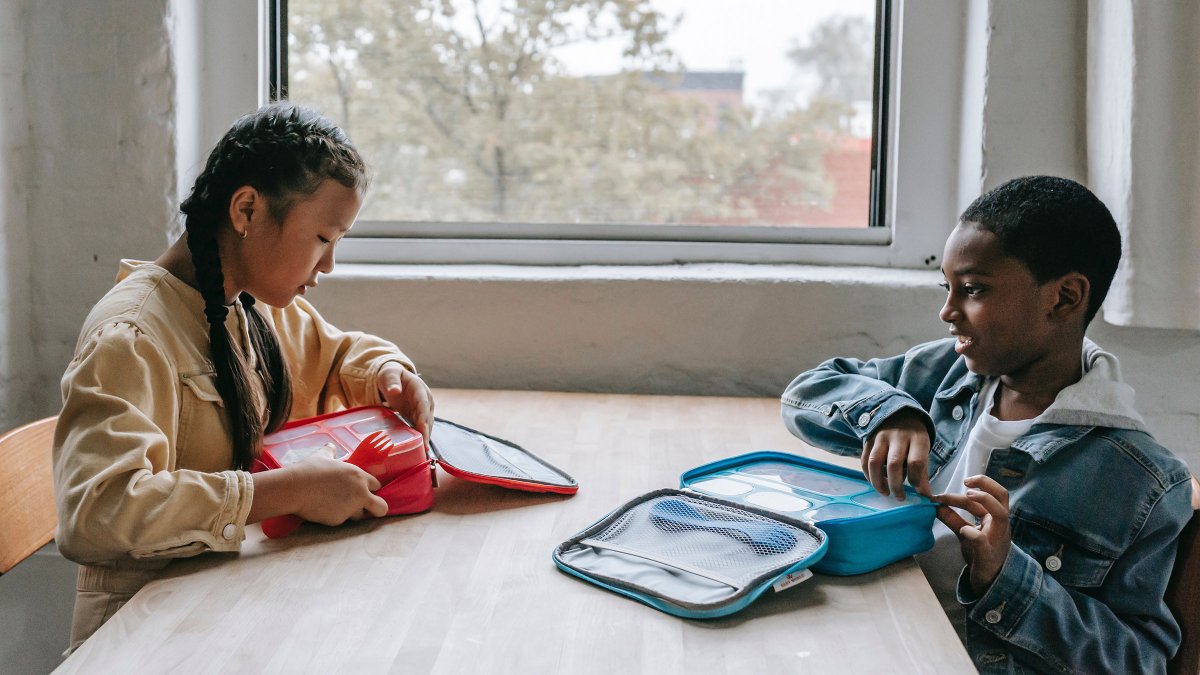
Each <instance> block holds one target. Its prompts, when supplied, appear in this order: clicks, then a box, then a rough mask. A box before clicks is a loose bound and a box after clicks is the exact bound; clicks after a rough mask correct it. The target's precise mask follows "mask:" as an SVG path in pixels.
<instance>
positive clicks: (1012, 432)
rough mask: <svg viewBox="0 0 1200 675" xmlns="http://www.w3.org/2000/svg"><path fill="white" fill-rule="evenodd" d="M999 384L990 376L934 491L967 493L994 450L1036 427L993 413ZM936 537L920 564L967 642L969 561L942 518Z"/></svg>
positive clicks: (920, 556) (934, 482)
mask: <svg viewBox="0 0 1200 675" xmlns="http://www.w3.org/2000/svg"><path fill="white" fill-rule="evenodd" d="M999 383H1000V380H999V378H989V379H988V380H987V382H986V383H985V384H984V386H983V390H982V391H981V392H980V394H979V400H980V401H983V402H985V403H984V405H981V406H979V407H977V408H976V413H975V421H974V423H973V425H972V427H971V434H970V436H969V437H968V438H967V442H966V443H964V444H963V445H962V447H960V448H959V449H958V452H956V453H954V455H953V456H952V457H951V458H950V461H948V462H946V465H945V466H944V467H942V470H941V472H939V473H938V475H937V476H936V477H934V479H933V480H931V481H930V483H929V487H930V489H931V490H932V491H933V494H935V495H936V494H943V493H949V494H963V493H964V492H966V486H965V485H964V484H963V481H964V480H965V479H967V478H969V477H971V476H977V475H979V474H981V473H983V470H984V469H985V468H987V463H988V460H989V459H991V457H992V451H993V450H996V449H1003V448H1007V447H1009V446H1011V445H1012V442H1013V441H1015V440H1016V439H1017V437H1018V436H1020V435H1021V434H1024V433H1025V432H1026V431H1029V427H1031V426H1033V420H1032V419H1027V420H1014V421H1004V420H998V419H996V418H995V417H993V416H992V414H991V412H992V404H993V403H994V402H995V398H996V390H997V388H998V385H999ZM957 510H958V512H959V513H960V514H962V516H963V517H964V518H966V519H967V520H968V521H973V520H974V516H972V515H971V514H969V513H967V512H966V511H963V510H961V509H957ZM933 537H934V543H933V548H932V549H930V550H928V551H926V552H925V553H919V554H917V564H918V565H920V567H921V571H922V572H924V573H925V578H926V579H927V580H928V581H929V585H930V587H932V588H933V592H934V594H935V595H936V596H937V598H938V601H939V602H941V604H942V609H943V610H945V612H946V616H948V617H949V618H950V623H951V624H953V625H954V629H955V630H956V631H958V637H959V639H960V640H964V641H965V634H966V629H967V613H966V610H965V609H964V608H963V606H962V605H960V604H958V598H957V597H956V595H955V586H956V584H957V582H958V575H959V573H960V572H962V568H963V565H965V564H966V561H965V560H963V557H962V548H961V547H960V546H959V543H958V535H956V534H955V533H954V532H951V531H950V528H948V527H946V526H945V525H943V524H942V521H940V520H935V521H933Z"/></svg>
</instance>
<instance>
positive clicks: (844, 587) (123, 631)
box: [56, 390, 973, 675]
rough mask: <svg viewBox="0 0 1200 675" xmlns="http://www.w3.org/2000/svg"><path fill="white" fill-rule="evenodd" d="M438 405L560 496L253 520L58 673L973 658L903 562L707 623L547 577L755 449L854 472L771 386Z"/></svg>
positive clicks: (898, 663)
mask: <svg viewBox="0 0 1200 675" xmlns="http://www.w3.org/2000/svg"><path fill="white" fill-rule="evenodd" d="M435 395H436V398H437V414H438V416H439V417H443V418H446V419H449V420H452V421H455V422H458V423H460V424H465V425H467V426H470V427H474V428H476V429H478V430H480V431H483V432H485V433H489V434H492V435H494V436H499V437H501V438H506V439H508V440H511V441H514V442H516V443H518V444H520V445H522V446H523V447H525V448H526V449H527V450H529V451H530V452H533V453H534V454H536V455H538V456H540V457H542V458H544V459H545V460H547V461H549V462H550V463H552V464H554V465H556V466H558V467H559V468H561V469H563V470H565V471H566V472H567V473H569V474H571V475H572V476H574V477H575V479H576V480H577V481H578V482H579V485H580V490H579V493H578V494H577V495H575V496H573V497H564V496H550V495H539V494H530V493H522V492H515V491H510V490H505V489H503V488H498V487H493V486H486V485H478V484H473V483H468V482H465V481H461V480H457V479H454V478H453V477H450V476H448V475H446V474H445V472H439V473H440V486H439V487H438V489H437V491H436V492H437V502H436V504H435V505H434V507H433V510H432V511H431V512H428V513H424V514H420V515H415V516H401V517H393V518H385V519H381V520H375V521H370V522H360V523H352V524H348V525H345V526H342V527H337V528H326V527H321V526H316V525H305V526H304V527H302V528H301V529H300V530H299V531H298V532H297V533H296V534H294V535H292V536H290V537H288V538H285V539H282V540H274V541H272V540H267V539H265V538H264V537H263V535H262V532H261V530H260V529H258V527H257V526H252V527H250V528H248V529H247V538H246V541H245V542H244V543H243V546H242V552H241V553H240V554H209V555H204V556H199V557H197V558H193V559H188V560H181V561H178V562H176V563H174V564H172V566H171V567H169V568H168V569H167V570H166V572H165V573H164V575H163V577H162V578H160V579H158V580H156V581H154V582H152V583H150V584H149V585H147V586H146V587H145V588H144V589H143V590H142V591H141V592H139V593H138V594H137V595H136V596H134V598H133V600H131V601H130V602H129V604H127V605H126V606H125V607H124V608H122V609H121V611H119V612H118V613H117V614H116V615H115V616H114V617H113V619H112V620H110V621H109V622H108V623H107V624H105V625H104V626H103V627H102V628H101V629H100V630H99V631H98V632H97V633H96V634H95V635H94V636H93V637H92V638H91V639H90V640H88V641H87V642H86V643H85V644H84V645H83V646H82V647H81V648H80V649H79V650H78V651H76V652H75V653H74V654H73V655H72V656H71V657H70V658H69V659H68V660H67V661H65V662H64V663H63V665H62V666H61V668H60V669H59V671H56V672H63V673H75V672H79V673H97V672H134V671H136V672H139V673H152V672H182V673H230V672H252V673H296V672H311V673H382V672H398V673H505V672H512V673H568V672H569V673H573V674H584V673H605V674H606V675H612V674H614V673H636V672H646V673H649V672H653V673H679V674H681V675H683V674H687V675H694V674H698V673H721V672H729V673H735V672H736V673H764V674H766V673H881V672H891V673H970V672H973V668H972V666H971V662H970V660H969V658H968V657H967V654H966V652H965V650H964V649H963V647H962V645H961V644H960V643H959V641H958V639H957V637H956V636H955V634H954V631H953V629H952V628H951V626H950V624H949V622H948V621H947V620H946V617H945V615H944V614H943V613H942V611H941V608H940V607H939V605H938V603H937V600H936V599H935V598H934V595H933V592H932V591H931V590H930V588H929V586H928V584H927V583H926V581H925V578H924V577H923V576H922V574H921V571H920V570H919V569H918V568H917V566H916V564H915V562H913V561H912V560H911V559H907V560H903V561H900V562H897V563H894V564H892V565H889V566H887V567H885V568H883V569H881V570H878V571H876V572H872V573H870V574H865V575H860V576H854V577H834V576H826V575H820V574H818V575H816V576H814V577H813V578H812V579H810V580H808V581H806V582H804V583H802V584H800V585H799V586H795V587H793V588H790V589H787V590H786V591H783V592H781V593H774V592H772V591H768V592H767V593H765V594H764V595H763V596H762V597H761V598H760V599H759V600H757V601H756V602H755V603H754V604H752V605H751V606H750V607H749V608H748V609H746V610H744V611H742V612H739V613H737V614H734V615H733V616H731V617H726V618H722V619H716V620H708V621H696V620H686V619H680V618H677V617H673V616H670V615H667V614H664V613H662V612H659V611H657V610H654V609H651V608H650V607H647V606H645V605H642V604H641V603H638V602H635V601H633V600H630V599H628V598H625V597H623V596H619V595H617V594H615V593H611V592H608V591H605V590H603V589H601V588H599V587H597V586H593V585H591V584H587V583H584V582H581V581H579V580H577V579H574V578H572V577H569V576H567V575H565V574H563V573H561V572H559V571H558V570H557V568H555V566H554V564H553V563H552V562H551V559H550V552H551V550H552V549H553V548H554V547H555V546H557V545H558V544H560V543H561V542H563V541H564V540H566V539H567V538H569V537H570V536H571V535H573V534H574V533H575V532H577V531H579V530H580V529H582V528H583V527H584V526H586V525H588V524H589V523H591V522H592V521H594V520H596V519H597V518H599V517H600V516H602V515H604V514H606V513H608V512H609V511H610V510H612V509H613V508H615V507H617V506H618V505H620V504H621V503H623V502H624V501H626V500H628V499H630V498H632V497H634V496H637V495H639V494H641V493H644V492H649V491H651V490H654V489H657V488H660V487H678V485H679V476H680V474H681V473H683V471H685V470H686V469H689V468H691V467H695V466H698V465H700V464H702V463H705V462H709V461H712V460H715V459H720V458H722V457H728V456H732V455H735V454H741V453H744V452H750V451H753V450H781V451H787V452H794V453H797V454H804V455H810V456H814V457H818V458H820V459H823V460H825V461H831V462H837V463H843V464H846V465H847V466H855V461H853V460H850V461H847V460H845V459H841V458H837V457H835V456H833V455H831V454H829V453H824V452H820V451H817V450H814V449H812V448H810V447H808V446H806V445H804V444H803V443H802V442H801V441H799V440H797V439H795V438H793V437H792V436H791V435H790V434H789V433H788V432H787V431H786V430H785V429H784V428H783V424H782V422H781V421H780V418H779V404H778V402H777V401H775V400H773V399H747V398H716V397H684V396H631V395H607V394H565V393H547V392H516V391H471V390H439V391H436V392H435Z"/></svg>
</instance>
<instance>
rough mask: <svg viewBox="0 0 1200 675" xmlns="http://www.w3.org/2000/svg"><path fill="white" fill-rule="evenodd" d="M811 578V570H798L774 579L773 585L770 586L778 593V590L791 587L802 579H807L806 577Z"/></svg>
mask: <svg viewBox="0 0 1200 675" xmlns="http://www.w3.org/2000/svg"><path fill="white" fill-rule="evenodd" d="M811 578H812V572H809V571H808V570H800V571H799V572H792V573H791V574H789V575H787V576H785V577H783V578H782V579H780V580H779V581H776V582H775V585H774V586H772V587H771V588H774V589H775V592H776V593H778V592H779V591H782V590H784V589H787V588H791V587H792V586H795V585H796V584H798V583H801V582H803V581H807V580H808V579H811Z"/></svg>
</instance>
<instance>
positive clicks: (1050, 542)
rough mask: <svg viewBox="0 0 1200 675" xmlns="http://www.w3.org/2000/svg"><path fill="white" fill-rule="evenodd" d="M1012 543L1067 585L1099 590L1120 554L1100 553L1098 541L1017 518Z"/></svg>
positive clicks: (1047, 524)
mask: <svg viewBox="0 0 1200 675" xmlns="http://www.w3.org/2000/svg"><path fill="white" fill-rule="evenodd" d="M1012 523H1013V543H1015V544H1016V545H1017V546H1020V547H1021V549H1022V550H1024V551H1025V552H1026V553H1028V554H1029V555H1030V556H1031V557H1032V558H1033V559H1034V560H1036V561H1037V562H1038V563H1039V564H1040V565H1041V566H1042V571H1043V572H1044V573H1046V574H1048V575H1050V576H1052V577H1054V578H1055V579H1057V580H1058V582H1059V583H1060V584H1062V585H1064V586H1069V587H1071V588H1096V587H1098V586H1100V585H1101V584H1103V583H1104V578H1105V577H1106V576H1107V575H1108V571H1109V570H1110V569H1112V566H1113V563H1115V562H1116V559H1117V554H1116V553H1111V552H1108V551H1104V550H1101V549H1100V548H1099V547H1097V546H1096V545H1095V542H1093V541H1089V540H1087V539H1084V538H1083V537H1081V536H1080V535H1079V534H1077V533H1074V532H1071V531H1069V530H1067V529H1066V528H1059V527H1057V526H1055V525H1053V524H1051V523H1046V524H1043V523H1035V522H1033V521H1031V520H1027V519H1025V518H1022V517H1021V516H1017V515H1014V516H1013V517H1012Z"/></svg>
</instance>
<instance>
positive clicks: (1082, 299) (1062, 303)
mask: <svg viewBox="0 0 1200 675" xmlns="http://www.w3.org/2000/svg"><path fill="white" fill-rule="evenodd" d="M1052 284H1053V285H1054V289H1055V298H1054V306H1053V308H1052V309H1051V310H1050V311H1051V313H1052V314H1053V315H1054V316H1057V317H1060V318H1067V317H1071V316H1074V315H1075V314H1079V315H1080V316H1082V315H1084V314H1086V313H1087V308H1088V297H1089V296H1090V295H1091V290H1092V283H1091V282H1090V281H1088V278H1087V277H1086V276H1084V275H1082V274H1080V273H1079V272H1068V273H1066V274H1064V275H1063V276H1061V277H1059V278H1058V279H1055V280H1054V281H1053V282H1052Z"/></svg>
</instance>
